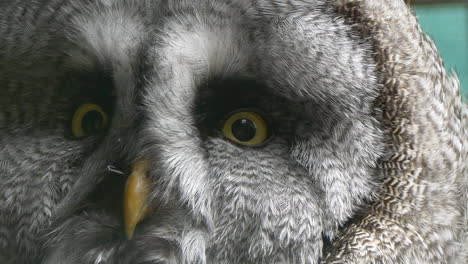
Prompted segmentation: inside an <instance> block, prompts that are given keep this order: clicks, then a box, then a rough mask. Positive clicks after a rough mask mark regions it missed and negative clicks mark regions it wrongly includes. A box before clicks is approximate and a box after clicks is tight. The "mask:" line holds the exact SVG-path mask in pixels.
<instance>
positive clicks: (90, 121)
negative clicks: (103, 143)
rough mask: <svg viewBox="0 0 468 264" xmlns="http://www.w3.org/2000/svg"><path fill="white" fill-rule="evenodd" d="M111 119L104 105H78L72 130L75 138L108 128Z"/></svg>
mask: <svg viewBox="0 0 468 264" xmlns="http://www.w3.org/2000/svg"><path fill="white" fill-rule="evenodd" d="M108 124H109V120H108V117H107V114H106V113H105V112H104V110H103V109H102V107H100V106H99V105H97V104H91V103H86V104H82V105H81V106H80V107H78V108H77V109H76V111H75V113H74V114H73V119H72V123H71V132H72V135H73V137H75V138H83V137H86V136H89V135H92V134H96V133H98V132H100V131H102V130H104V129H106V128H107V126H108Z"/></svg>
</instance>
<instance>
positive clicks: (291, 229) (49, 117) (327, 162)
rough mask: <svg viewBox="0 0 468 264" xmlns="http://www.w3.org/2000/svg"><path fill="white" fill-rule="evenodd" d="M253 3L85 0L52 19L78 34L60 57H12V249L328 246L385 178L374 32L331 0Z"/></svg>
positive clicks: (266, 252) (241, 253) (213, 256)
mask: <svg viewBox="0 0 468 264" xmlns="http://www.w3.org/2000/svg"><path fill="white" fill-rule="evenodd" d="M238 2H239V3H237V4H232V3H225V2H224V1H211V2H202V1H200V2H199V1H181V2H177V3H166V2H165V3H158V4H155V3H149V2H145V3H141V4H136V3H126V2H125V1H115V3H114V2H105V3H104V1H103V3H93V4H87V5H88V6H85V5H84V4H83V5H81V4H80V5H78V6H77V7H76V8H78V10H80V12H71V13H70V15H71V16H72V19H71V22H69V23H63V22H61V21H60V20H58V21H56V22H54V23H55V24H54V23H52V24H51V25H52V28H54V29H57V28H58V29H60V30H61V31H58V32H60V33H56V34H57V35H59V36H58V37H57V36H55V35H54V36H49V37H50V38H52V39H54V40H55V38H57V39H60V40H63V41H62V42H52V41H50V42H48V44H47V45H46V46H45V47H44V48H43V50H41V52H44V54H46V55H44V58H47V60H45V61H46V62H48V63H46V64H45V65H43V64H44V60H41V61H40V62H38V61H36V60H34V61H31V62H30V64H27V63H25V65H22V64H20V63H18V67H17V68H18V69H21V68H28V67H29V68H31V69H34V71H28V72H25V73H24V75H22V76H16V74H17V73H16V72H11V73H10V72H7V73H5V74H3V72H2V74H3V75H1V76H0V77H1V78H2V79H1V78H0V80H2V82H6V83H7V84H8V85H7V87H8V89H6V91H2V93H3V94H4V96H3V95H2V99H3V98H15V99H14V101H13V102H11V101H8V102H6V103H2V104H1V106H0V110H1V111H0V113H2V117H4V120H5V121H4V122H2V123H1V124H2V130H1V131H0V133H1V135H2V136H1V139H0V143H1V147H2V148H1V149H0V151H1V152H0V155H1V156H0V157H1V160H0V162H2V163H1V165H2V166H0V169H1V171H0V172H1V174H0V175H1V176H2V183H0V189H1V190H2V191H3V192H4V195H3V196H2V200H0V205H1V206H2V207H1V208H0V209H1V211H2V217H0V220H1V221H2V223H3V222H5V223H6V226H8V227H9V228H11V230H13V231H11V230H7V231H4V233H5V234H6V235H5V237H6V241H8V243H9V245H8V246H7V247H5V248H7V249H8V248H13V249H14V250H16V251H17V252H27V254H26V255H25V256H26V258H37V256H41V257H43V258H44V260H45V263H316V262H317V261H318V259H319V258H320V256H321V252H322V248H323V243H324V239H325V240H328V239H332V238H333V237H334V235H335V233H336V232H337V231H338V230H339V228H340V227H341V226H342V225H344V224H345V222H346V221H348V220H349V219H350V218H351V217H352V216H353V215H354V214H355V213H356V211H357V209H358V208H359V206H360V205H362V203H363V202H364V201H365V200H366V199H371V198H372V195H373V191H374V186H375V183H377V182H378V179H377V178H376V176H375V175H374V168H375V163H376V160H377V158H378V157H379V156H380V155H381V152H382V143H381V142H382V140H381V132H380V130H379V127H378V125H377V122H376V121H375V119H374V118H373V115H375V113H374V110H373V108H372V103H373V101H374V100H375V97H376V94H377V89H378V86H377V81H376V77H375V67H374V64H373V63H372V60H371V59H370V57H369V47H368V46H367V45H366V44H365V43H362V41H358V39H357V38H356V37H354V34H353V31H352V28H351V27H349V26H347V25H345V23H344V21H342V20H341V19H340V18H339V17H338V15H337V14H335V13H334V11H333V10H329V9H327V8H325V7H324V6H323V3H322V1H315V2H313V3H309V4H307V8H305V9H301V8H299V6H289V9H288V10H284V11H280V10H282V9H278V11H276V12H279V13H276V12H272V10H273V9H272V8H273V7H274V6H272V5H270V4H268V3H264V2H261V1H260V2H258V3H257V6H254V5H251V4H249V3H246V2H243V1H238ZM70 5H72V4H70ZM61 34H63V35H61ZM29 68H28V69H29ZM17 71H19V70H17ZM17 77H22V79H23V80H24V81H22V80H21V78H17ZM138 164H140V165H138ZM141 164H144V165H141ZM137 171H138V172H137ZM131 175H137V176H135V182H137V181H140V180H141V182H142V186H143V187H141V186H140V187H138V186H139V185H138V184H137V183H134V180H133V179H132V180H131V179H130V177H133V176H131ZM137 185H138V186H137ZM133 192H135V193H136V194H133ZM123 205H125V206H123ZM3 212H5V214H3ZM129 212H130V213H129ZM128 214H131V215H132V216H128ZM4 215H6V217H5V216H4ZM135 215H136V217H135ZM126 217H130V218H132V217H133V218H134V223H133V224H129V222H128V221H129V220H128V221H127V218H126ZM135 219H136V220H135ZM132 221H133V220H132ZM129 225H131V227H129ZM3 226H5V225H3ZM0 228H2V227H0ZM126 230H127V232H126ZM128 230H131V231H128ZM1 241H2V240H0V242H1ZM6 251H11V250H6ZM2 253H3V252H2ZM5 255H6V253H5ZM7 256H9V257H12V256H13V257H15V258H18V259H21V258H20V257H19V256H15V255H14V254H10V255H7Z"/></svg>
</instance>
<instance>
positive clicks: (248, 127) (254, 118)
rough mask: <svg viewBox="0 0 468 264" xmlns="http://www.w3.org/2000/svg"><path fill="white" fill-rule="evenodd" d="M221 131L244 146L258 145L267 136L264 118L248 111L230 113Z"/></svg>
mask: <svg viewBox="0 0 468 264" xmlns="http://www.w3.org/2000/svg"><path fill="white" fill-rule="evenodd" d="M222 132H223V134H224V136H225V137H226V138H228V139H230V140H232V141H234V142H236V143H239V144H242V145H245V146H258V145H260V144H262V143H264V142H265V141H266V140H267V139H268V136H269V132H268V126H267V123H266V121H265V119H264V118H263V117H262V116H261V115H260V114H258V113H256V112H250V111H239V112H235V113H233V114H231V115H230V116H229V117H228V118H227V119H226V120H225V121H224V124H223V128H222Z"/></svg>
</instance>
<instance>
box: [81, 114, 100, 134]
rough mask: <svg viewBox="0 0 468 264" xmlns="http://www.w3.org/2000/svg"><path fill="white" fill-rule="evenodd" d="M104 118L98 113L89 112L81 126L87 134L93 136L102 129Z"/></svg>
mask: <svg viewBox="0 0 468 264" xmlns="http://www.w3.org/2000/svg"><path fill="white" fill-rule="evenodd" d="M102 123H103V118H102V115H101V113H100V112H98V111H89V112H88V113H86V114H85V116H84V117H83V120H82V121H81V126H82V127H83V131H84V132H85V133H86V134H93V133H96V132H99V131H100V130H101V129H102Z"/></svg>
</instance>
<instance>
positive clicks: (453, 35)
mask: <svg viewBox="0 0 468 264" xmlns="http://www.w3.org/2000/svg"><path fill="white" fill-rule="evenodd" d="M428 2H429V3H428ZM410 3H411V5H412V7H413V9H414V11H415V13H416V16H417V17H418V19H419V22H420V23H421V25H422V28H423V30H424V31H426V32H427V33H428V34H429V35H430V36H431V38H432V39H433V40H434V41H435V43H436V45H437V47H438V48H439V51H440V53H441V55H442V58H443V60H444V63H445V68H446V69H447V70H448V71H451V70H454V71H455V72H457V73H458V76H459V78H460V82H461V87H462V88H461V89H462V93H463V95H464V97H465V99H467V98H468V1H415V0H413V1H411V2H410Z"/></svg>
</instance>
